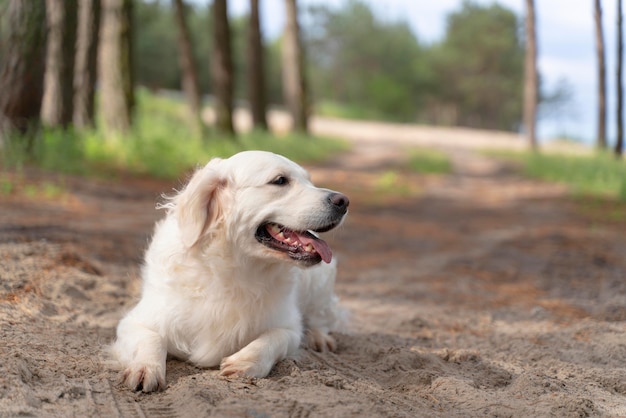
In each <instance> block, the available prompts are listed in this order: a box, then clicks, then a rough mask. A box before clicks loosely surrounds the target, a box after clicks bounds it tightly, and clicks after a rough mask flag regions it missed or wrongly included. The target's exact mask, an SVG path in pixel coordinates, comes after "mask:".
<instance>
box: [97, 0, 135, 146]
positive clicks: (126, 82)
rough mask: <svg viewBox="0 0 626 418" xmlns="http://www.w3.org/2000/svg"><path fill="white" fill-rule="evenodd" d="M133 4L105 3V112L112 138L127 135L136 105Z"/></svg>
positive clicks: (124, 0)
mask: <svg viewBox="0 0 626 418" xmlns="http://www.w3.org/2000/svg"><path fill="white" fill-rule="evenodd" d="M131 18H132V0H103V1H102V28H101V34H100V35H101V38H100V57H99V70H100V85H101V89H100V91H101V108H102V117H103V122H104V129H105V131H106V132H107V133H109V134H115V133H121V134H124V133H127V132H128V131H129V130H130V127H131V123H132V109H133V105H134V90H133V87H134V86H133V75H132V61H131V58H132V51H131V45H132V44H131Z"/></svg>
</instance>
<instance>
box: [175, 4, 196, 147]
mask: <svg viewBox="0 0 626 418" xmlns="http://www.w3.org/2000/svg"><path fill="white" fill-rule="evenodd" d="M185 7H186V6H185V4H184V2H183V0H174V14H175V18H176V25H177V26H178V59H179V63H180V69H181V81H182V83H181V84H182V88H183V91H184V92H185V96H186V97H187V103H188V104H189V113H190V119H191V124H192V129H193V130H194V131H196V133H197V134H199V135H201V134H202V119H201V115H200V111H201V99H200V97H201V96H200V87H199V84H198V72H197V70H196V62H195V59H194V56H193V48H192V46H191V36H190V35H189V28H188V27H187V20H186V16H185Z"/></svg>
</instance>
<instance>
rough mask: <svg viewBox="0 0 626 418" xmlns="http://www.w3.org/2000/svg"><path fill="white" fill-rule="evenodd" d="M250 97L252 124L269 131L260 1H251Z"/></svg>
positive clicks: (249, 34)
mask: <svg viewBox="0 0 626 418" xmlns="http://www.w3.org/2000/svg"><path fill="white" fill-rule="evenodd" d="M248 97H249V100H250V112H251V113H252V123H253V126H254V127H255V128H256V129H261V130H264V131H266V130H267V117H266V108H267V102H266V98H265V62H264V51H263V39H262V35H261V24H260V19H259V0H250V23H249V29H248Z"/></svg>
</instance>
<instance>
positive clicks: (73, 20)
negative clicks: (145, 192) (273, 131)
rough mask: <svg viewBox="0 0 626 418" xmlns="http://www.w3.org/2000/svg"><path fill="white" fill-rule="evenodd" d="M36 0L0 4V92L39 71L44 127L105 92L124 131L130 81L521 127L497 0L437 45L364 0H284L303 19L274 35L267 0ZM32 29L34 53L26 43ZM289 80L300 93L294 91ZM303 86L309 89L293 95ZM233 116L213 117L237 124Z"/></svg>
mask: <svg viewBox="0 0 626 418" xmlns="http://www.w3.org/2000/svg"><path fill="white" fill-rule="evenodd" d="M27 3H28V4H25V3H24V2H15V1H14V2H11V1H8V0H3V1H2V3H0V17H1V19H2V24H1V26H0V30H1V31H2V37H1V39H2V40H3V41H2V43H1V44H0V60H1V61H0V62H4V63H6V65H4V66H3V68H4V73H3V77H2V82H3V91H7V92H9V91H15V92H16V93H17V92H18V90H19V88H20V83H19V80H17V79H18V78H19V77H20V76H21V77H26V78H28V79H29V80H31V81H33V82H34V81H37V83H36V84H34V85H32V86H36V85H40V86H39V89H41V95H42V96H41V97H42V99H41V102H42V104H41V108H42V110H41V118H42V121H43V122H44V125H47V126H56V125H62V126H66V125H69V124H73V125H74V126H76V127H81V126H83V125H88V126H93V124H94V116H93V115H94V103H95V102H97V103H98V104H99V109H100V110H101V113H102V117H103V124H104V126H108V127H110V128H113V129H114V130H115V129H121V130H125V129H127V126H130V124H131V117H132V109H133V103H134V98H133V97H134V94H135V90H134V89H135V88H136V87H138V86H143V87H146V88H148V89H149V90H151V91H153V92H158V91H162V90H181V89H182V90H183V91H184V92H185V95H186V97H187V98H188V101H189V105H190V107H191V109H192V112H196V113H197V112H198V106H199V104H198V103H199V101H200V100H202V101H205V100H206V101H208V102H211V103H216V105H217V106H216V107H217V109H218V114H221V112H220V111H219V109H220V103H224V106H223V109H226V110H228V111H229V112H230V110H229V109H230V108H232V106H233V103H247V104H249V105H250V107H251V109H254V107H255V106H256V107H257V108H259V106H260V108H259V109H260V110H259V111H258V112H256V113H257V122H258V124H259V126H261V127H263V126H266V122H265V121H264V120H263V119H264V118H263V117H262V116H260V115H261V114H262V113H264V112H265V110H264V109H266V107H267V106H269V105H271V106H283V105H287V106H289V107H291V108H294V106H295V107H298V106H297V105H296V102H298V100H299V101H300V102H301V103H300V105H299V106H300V107H302V108H303V109H302V110H300V111H301V112H304V113H305V114H307V115H308V114H310V113H321V114H330V115H334V116H341V117H348V118H360V119H366V118H368V119H382V120H389V121H400V122H418V123H424V124H434V125H444V126H465V127H474V128H484V129H497V130H508V131H520V129H521V125H522V96H523V76H524V66H523V63H524V51H525V44H524V42H525V41H524V36H523V31H522V30H521V29H522V25H523V22H522V20H521V18H520V17H518V16H516V15H515V14H514V13H513V12H512V11H511V10H508V9H507V8H506V7H503V6H501V5H498V4H495V3H494V4H492V5H489V6H482V5H478V4H475V3H473V2H471V1H465V2H463V3H462V5H461V7H460V8H459V9H458V10H456V11H454V12H452V13H451V14H450V15H449V16H448V17H447V24H446V28H447V29H446V33H445V36H444V38H443V39H442V40H441V41H439V42H436V43H433V44H427V43H424V42H420V40H419V39H417V37H416V36H415V34H414V33H413V32H412V31H411V29H410V28H409V26H408V24H407V23H406V22H403V21H386V20H383V19H381V18H379V17H377V16H376V15H374V13H373V11H372V10H371V9H370V8H369V6H368V5H366V4H365V3H363V2H360V1H358V0H351V1H347V2H345V3H343V4H342V5H341V6H340V7H335V8H333V7H330V6H327V5H321V4H320V5H314V6H310V7H306V8H304V7H298V5H297V4H296V3H295V1H291V2H290V1H287V4H292V5H293V6H292V9H293V10H292V11H290V12H289V13H290V14H291V15H292V16H293V18H292V19H291V21H292V22H294V25H292V26H293V28H294V30H293V31H289V25H287V27H286V28H285V32H284V33H283V34H282V36H280V37H278V38H276V39H267V37H265V36H264V35H263V30H262V28H261V27H260V19H259V8H258V1H252V2H251V3H250V5H251V8H250V10H251V13H249V14H248V15H245V16H238V17H230V16H229V15H228V2H227V1H216V2H210V4H207V3H204V2H193V3H186V2H184V1H172V2H170V1H158V0H157V1H148V0H142V1H139V0H135V1H131V0H124V1H122V0H116V1H113V0H102V1H100V0H94V1H79V2H76V1H56V2H55V1H48V2H44V1H43V0H36V1H33V2H27ZM46 6H47V9H48V10H47V13H48V28H49V29H48V33H45V28H46V25H44V23H43V22H44V21H45V8H46ZM287 10H289V8H288V9H287ZM15 25H19V28H20V30H17V26H15ZM31 26H32V28H31ZM291 33H293V35H291ZM290 37H292V38H293V39H295V40H296V41H295V43H294V42H291V43H290V41H289V40H290ZM26 39H28V40H30V41H31V42H32V46H31V50H30V51H26V50H23V51H18V50H17V48H21V45H22V44H25V42H24V41H25V40H26ZM44 39H47V43H48V47H47V54H46V52H45V50H46V48H44V47H45V42H44ZM365 40H367V41H365ZM290 44H293V45H294V46H295V48H296V49H295V50H294V52H293V54H291V57H290V54H289V53H286V52H285V51H287V50H289V49H290V47H289V45H290ZM20 53H22V54H25V55H24V57H26V56H27V55H28V54H32V55H30V58H31V62H30V63H29V64H30V65H29V66H28V68H27V69H23V70H22V71H25V72H23V73H21V75H20V74H19V71H20V70H19V69H18V68H16V67H15V66H11V65H9V63H10V62H12V60H15V57H16V56H17V55H19V54H20ZM43 54H46V55H45V58H44V56H43ZM98 56H100V65H99V67H98V65H97V62H96V61H97V59H98ZM34 58H38V59H37V60H35V59H34ZM290 60H291V61H290ZM44 68H45V77H43V78H42V74H43V73H44ZM292 68H294V71H291V69H292ZM298 68H301V69H300V70H298ZM290 73H292V74H295V75H297V76H291V77H290V76H289V74H290ZM300 73H301V74H302V75H299V74H300ZM290 78H291V79H292V81H291V83H292V85H293V86H294V87H293V92H290V93H289V94H285V93H287V90H288V89H290V87H288V86H289V82H288V81H286V80H288V79H290ZM44 79H45V83H44ZM72 80H73V81H72ZM96 80H99V81H98V84H97V85H98V88H97V89H95V86H96ZM298 80H300V81H298ZM44 84H45V88H44ZM299 87H300V88H301V89H302V91H301V92H299V91H298V90H299ZM74 89H75V92H74V93H73V91H74ZM116 89H117V90H116ZM34 90H38V89H37V88H35V89H34ZM96 90H97V93H98V94H97V95H96ZM120 92H124V93H123V94H122V93H120ZM255 92H256V93H255ZM567 93H568V92H567V91H557V92H554V93H553V94H548V93H545V92H542V94H541V95H540V100H544V101H548V102H549V101H550V100H553V101H555V100H556V101H558V100H567ZM294 94H295V95H301V96H302V97H301V98H300V99H297V98H293V97H292V98H291V99H289V96H290V95H291V96H293V95H294ZM252 95H254V97H256V99H255V98H254V97H253V96H252ZM9 96H10V94H8V95H4V97H5V99H4V103H3V108H4V109H5V110H4V114H5V119H11V118H12V117H13V116H12V115H11V111H10V110H8V109H9V108H11V106H13V105H11V104H8V101H9V100H10V99H9ZM32 96H33V97H31V99H32V100H33V102H32V103H31V104H29V105H26V104H24V106H26V107H30V112H26V113H31V114H33V115H35V114H37V113H38V112H37V109H36V108H37V106H38V100H37V99H36V97H35V96H37V95H36V94H35V92H34V91H33V94H32ZM94 96H98V98H97V100H96V99H94V98H93V97H94ZM20 97H22V96H20ZM124 97H125V98H124ZM23 99H24V100H26V98H23ZM257 102H258V103H257ZM289 102H291V103H292V104H291V105H289ZM53 103H54V105H53ZM18 107H19V106H18ZM53 108H54V110H52V109H53ZM293 111H294V112H295V111H296V110H293ZM52 113H57V115H53V114H52ZM72 113H73V114H74V116H73V117H71V116H70V114H72ZM124 113H126V114H127V115H126V116H123V115H124ZM114 114H115V115H116V116H114ZM15 117H18V116H17V115H15ZM30 117H31V116H29V115H26V119H29V118H30ZM218 119H219V118H218ZM228 120H229V116H226V117H225V119H224V118H222V122H219V123H218V125H219V124H224V126H223V129H222V130H225V131H232V129H231V128H230V127H229V122H228ZM224 121H225V122H224ZM5 125H6V123H5ZM18 125H19V123H18ZM302 128H303V129H305V127H304V126H303V127H302ZM219 129H220V128H218V130H219Z"/></svg>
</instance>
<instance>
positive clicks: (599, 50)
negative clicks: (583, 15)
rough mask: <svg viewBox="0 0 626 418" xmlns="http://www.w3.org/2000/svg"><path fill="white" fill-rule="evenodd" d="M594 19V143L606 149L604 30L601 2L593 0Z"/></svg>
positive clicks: (599, 147)
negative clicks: (595, 93)
mask: <svg viewBox="0 0 626 418" xmlns="http://www.w3.org/2000/svg"><path fill="white" fill-rule="evenodd" d="M594 19H595V24H596V25H595V26H596V56H597V64H598V126H597V129H598V130H597V133H596V144H597V147H598V149H602V150H605V149H606V61H605V57H604V31H603V30H602V4H601V0H595V6H594Z"/></svg>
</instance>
